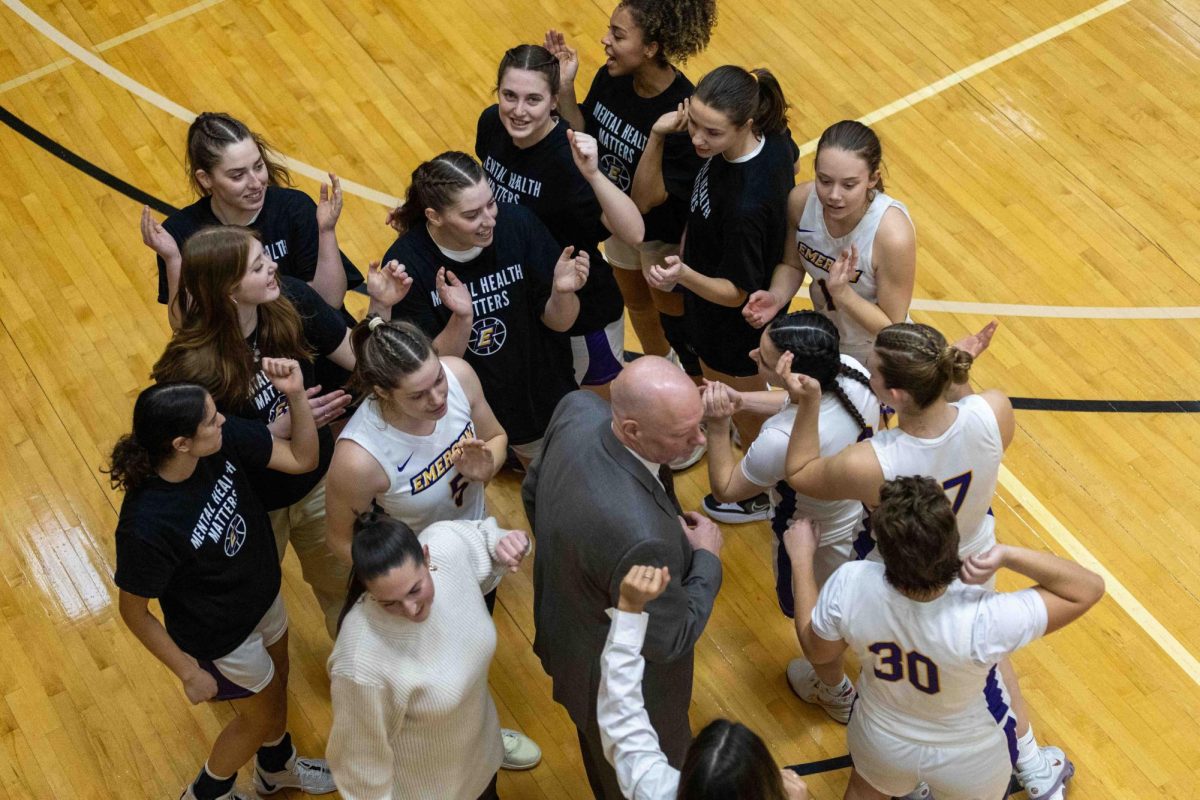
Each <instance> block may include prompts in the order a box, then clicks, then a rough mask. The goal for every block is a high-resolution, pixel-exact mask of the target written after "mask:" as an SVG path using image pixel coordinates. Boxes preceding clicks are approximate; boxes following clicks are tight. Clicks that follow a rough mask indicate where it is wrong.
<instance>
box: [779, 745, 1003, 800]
mask: <svg viewBox="0 0 1200 800" xmlns="http://www.w3.org/2000/svg"><path fill="white" fill-rule="evenodd" d="M852 766H854V762H853V761H851V760H850V756H848V755H845V756H838V757H837V758H826V759H824V760H822V761H809V762H807V763H805V764H792V765H790V766H788V767H787V768H786V769H790V770H791V771H792V772H794V773H796V774H797V775H799V776H801V777H803V776H805V775H817V774H819V773H822V772H833V771H835V770H839V769H849V768H850V767H852ZM1023 791H1024V789H1022V788H1021V784H1019V783H1017V779H1016V778H1013V779H1012V780H1011V781H1010V782H1009V784H1008V792H1007V793H1006V794H1005V797H1009V796H1011V795H1014V794H1017V793H1018V792H1023Z"/></svg>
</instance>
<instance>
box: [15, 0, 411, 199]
mask: <svg viewBox="0 0 1200 800" xmlns="http://www.w3.org/2000/svg"><path fill="white" fill-rule="evenodd" d="M3 1H4V5H6V6H8V8H9V9H11V10H12V11H13V13H15V14H16V15H17V16H19V17H20V18H21V19H23V20H25V22H26V23H28V24H29V25H30V26H31V27H33V28H34V29H35V30H37V31H38V33H40V34H42V35H43V36H45V37H46V38H47V39H49V40H50V41H52V42H54V43H55V44H56V45H58V46H59V47H61V48H62V49H63V50H66V51H67V52H68V53H70V54H71V56H73V57H74V58H75V59H76V60H78V61H79V62H81V63H82V64H84V65H86V66H88V67H90V68H91V69H93V70H95V71H96V72H98V73H100V75H102V76H103V77H105V78H107V79H108V80H110V81H112V82H113V83H115V84H117V85H118V86H120V87H121V88H123V89H125V91H127V92H129V93H130V94H132V95H134V96H136V97H139V98H141V99H142V100H145V101H146V102H147V103H150V104H151V105H153V106H156V107H158V108H159V109H161V110H163V111H165V112H167V113H168V114H170V115H171V116H173V117H176V118H178V119H181V120H183V121H184V122H188V123H190V122H191V121H192V120H194V119H195V118H196V112H194V111H189V110H188V109H186V108H184V107H183V106H181V105H179V104H178V103H176V102H175V101H174V100H170V99H168V98H166V97H163V96H162V95H161V94H159V93H158V92H156V91H154V90H153V89H151V88H150V87H149V86H146V85H145V84H142V83H138V82H137V81H135V80H134V79H133V78H131V77H129V76H128V75H126V74H125V73H124V72H121V71H120V70H118V69H116V68H115V67H113V66H112V65H110V64H108V63H107V62H105V61H104V60H102V59H100V58H98V57H97V56H96V55H95V54H94V53H92V52H91V51H90V50H88V49H86V48H84V47H82V46H80V45H79V44H78V43H77V42H76V41H74V40H73V39H71V38H70V37H69V36H67V35H66V34H65V33H63V32H62V31H60V30H59V29H58V28H55V27H54V26H53V25H51V24H50V23H49V22H47V21H46V20H44V19H42V18H41V17H40V16H38V15H37V14H36V13H35V12H34V11H33V9H31V8H30V7H29V6H27V5H25V4H24V3H22V2H21V0H3ZM280 156H281V158H282V159H283V162H284V165H285V166H286V167H287V168H288V169H290V170H292V171H294V172H298V173H299V174H301V175H304V176H305V177H307V178H312V179H313V180H315V181H318V182H321V181H327V180H329V173H328V172H327V171H325V170H321V169H317V168H316V167H314V166H312V165H311V164H306V163H304V162H303V161H297V160H295V159H293V158H289V157H288V156H286V155H283V154H280ZM342 190H343V191H345V192H346V193H348V194H353V195H358V196H359V197H362V198H365V199H367V200H370V201H372V202H375V203H379V204H380V205H384V206H387V207H389V208H393V207H395V206H397V205H399V203H400V201H399V200H398V199H397V198H396V197H393V196H392V195H389V194H385V193H383V192H380V191H376V190H375V189H372V188H370V187H369V186H363V185H362V184H361V183H356V182H354V181H352V180H347V179H344V178H343V179H342Z"/></svg>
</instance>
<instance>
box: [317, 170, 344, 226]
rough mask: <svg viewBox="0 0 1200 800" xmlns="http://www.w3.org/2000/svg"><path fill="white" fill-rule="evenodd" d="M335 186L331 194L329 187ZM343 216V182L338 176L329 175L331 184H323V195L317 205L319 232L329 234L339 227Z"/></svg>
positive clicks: (321, 194)
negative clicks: (339, 220)
mask: <svg viewBox="0 0 1200 800" xmlns="http://www.w3.org/2000/svg"><path fill="white" fill-rule="evenodd" d="M330 186H333V191H332V192H330V190H329V187H330ZM341 215H342V182H341V181H340V180H338V176H337V175H334V174H333V173H332V172H331V173H329V184H324V183H322V184H321V193H320V197H319V202H318V203H317V230H319V231H321V232H322V233H329V232H330V231H332V230H333V229H334V228H335V227H337V221H338V217H340V216H341Z"/></svg>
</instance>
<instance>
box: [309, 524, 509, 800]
mask: <svg viewBox="0 0 1200 800" xmlns="http://www.w3.org/2000/svg"><path fill="white" fill-rule="evenodd" d="M421 539H422V541H424V542H425V544H424V545H423V546H422V544H421V543H420V542H419V541H418V540H417V536H416V534H414V533H413V531H412V529H411V528H409V527H408V526H407V525H405V524H404V523H403V522H399V521H398V520H394V519H392V518H390V517H388V516H386V515H384V514H380V513H376V512H368V513H365V514H362V515H360V516H359V518H358V522H357V523H356V524H355V529H354V541H353V544H352V545H351V556H352V558H353V563H354V579H353V581H352V583H351V589H350V596H349V597H348V598H347V603H346V610H345V611H344V612H343V617H342V622H341V629H340V633H339V634H338V639H337V644H336V645H335V646H334V649H333V654H332V655H331V656H330V657H329V674H330V679H331V683H332V696H333V729H332V730H331V731H330V734H329V746H328V748H327V756H328V759H329V766H330V768H331V769H332V770H333V773H334V776H335V779H336V781H337V784H338V789H339V790H340V791H341V793H342V797H343V798H346V800H383V798H396V799H397V800H398V799H399V798H423V797H438V798H445V799H446V800H475V799H476V798H480V800H483V799H484V798H495V797H497V795H496V771H497V770H498V769H499V768H500V763H501V760H502V759H503V754H504V747H503V744H502V742H501V734H500V722H499V718H498V717H497V715H496V704H495V703H494V702H493V700H492V696H491V694H490V693H489V692H488V684H487V676H488V667H489V666H490V665H491V662H492V655H493V653H494V652H495V649H496V629H495V627H494V626H493V624H492V619H491V617H490V616H489V615H488V611H487V608H486V607H485V606H484V602H483V593H484V592H485V591H487V590H489V589H490V588H491V587H492V586H494V585H495V584H496V583H498V582H499V580H500V578H501V577H502V576H503V574H504V572H505V571H510V570H511V571H516V569H517V567H518V566H519V565H520V563H521V560H522V559H523V558H524V557H525V556H526V555H527V554H528V553H529V550H530V547H531V545H530V542H529V537H528V536H527V535H526V534H525V532H524V531H506V530H502V529H500V528H499V527H498V526H497V525H496V522H495V520H493V519H490V518H489V519H486V520H480V521H444V522H436V523H434V524H433V525H431V526H430V527H428V528H426V529H425V530H424V531H423V532H422V536H421ZM435 595H436V598H435Z"/></svg>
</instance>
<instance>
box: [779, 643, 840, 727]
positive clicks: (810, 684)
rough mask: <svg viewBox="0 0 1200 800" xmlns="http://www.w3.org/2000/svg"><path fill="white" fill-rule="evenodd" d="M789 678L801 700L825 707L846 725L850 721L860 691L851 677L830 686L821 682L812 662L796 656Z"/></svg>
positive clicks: (789, 668) (837, 720)
mask: <svg viewBox="0 0 1200 800" xmlns="http://www.w3.org/2000/svg"><path fill="white" fill-rule="evenodd" d="M787 679H788V685H790V686H791V687H792V691H793V692H795V693H796V696H797V697H799V698H800V699H801V700H803V701H804V702H806V703H812V704H813V705H818V706H820V707H821V708H823V709H825V713H826V714H828V715H829V716H830V717H832V718H833V720H834V721H835V722H840V723H842V724H843V725H845V724H846V723H848V722H849V721H850V710H851V709H853V708H854V700H855V698H856V697H858V693H857V692H855V691H854V684H852V683H851V682H850V679H849V678H843V679H842V683H841V685H839V686H836V687H834V688H830V687H828V686H826V685H825V684H823V683H821V679H820V678H818V677H817V673H816V670H814V669H813V666H812V664H810V663H808V661H807V660H805V659H803V658H794V659H792V661H791V662H790V663H789V664H788V668H787Z"/></svg>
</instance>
